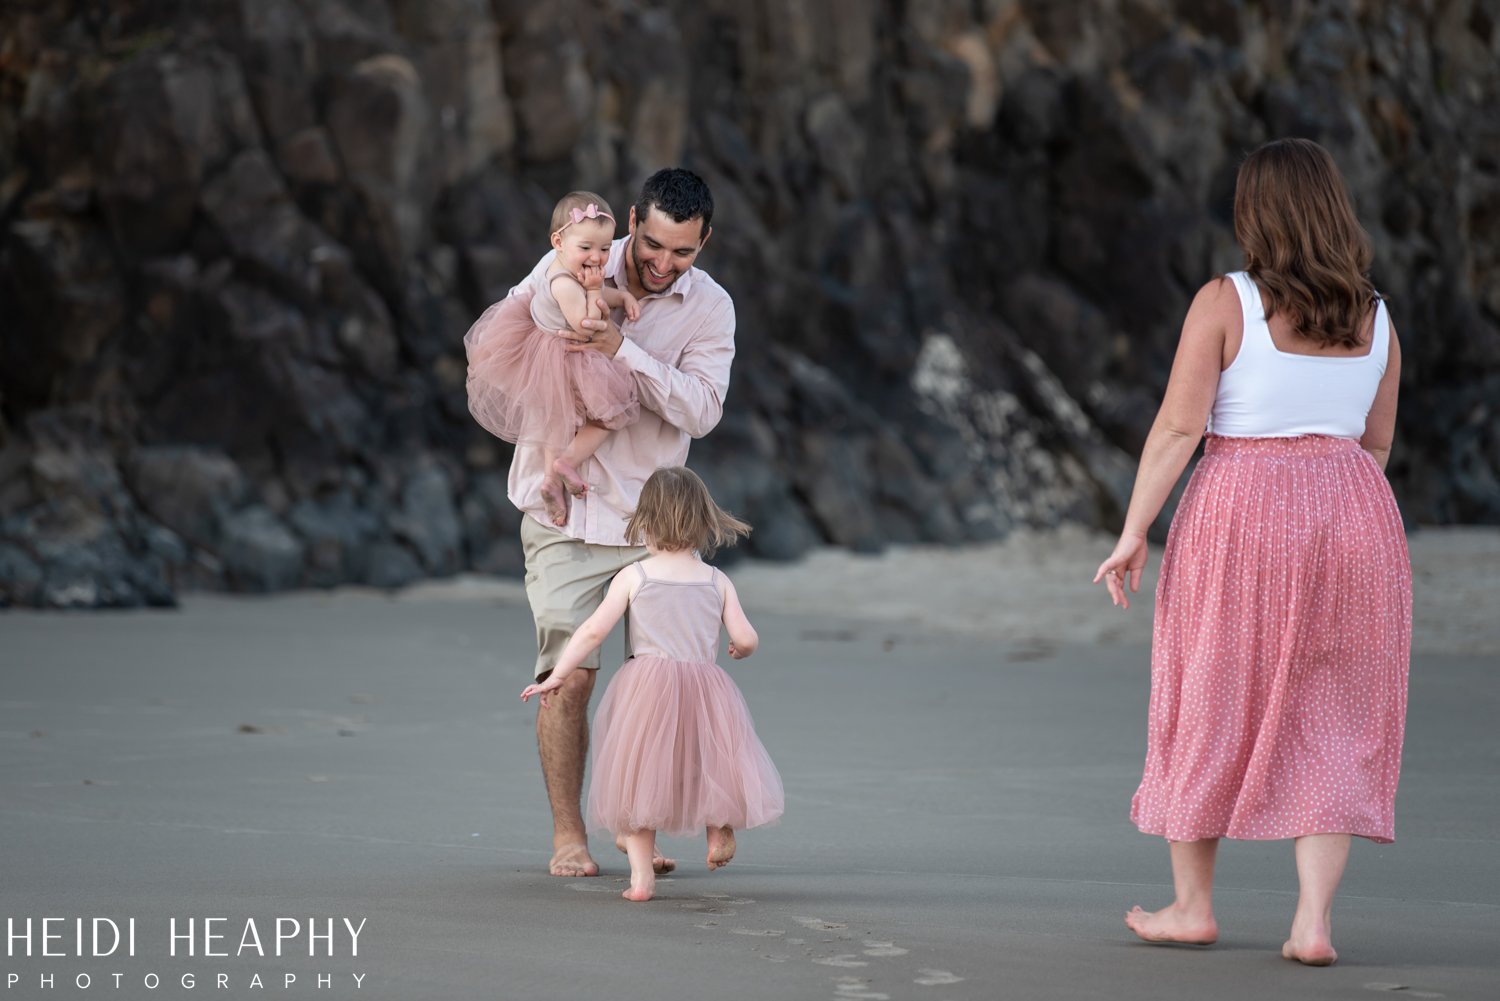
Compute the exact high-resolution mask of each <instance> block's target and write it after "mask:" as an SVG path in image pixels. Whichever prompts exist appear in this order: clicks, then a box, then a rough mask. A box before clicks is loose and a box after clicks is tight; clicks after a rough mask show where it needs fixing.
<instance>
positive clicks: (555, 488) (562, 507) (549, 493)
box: [542, 473, 568, 528]
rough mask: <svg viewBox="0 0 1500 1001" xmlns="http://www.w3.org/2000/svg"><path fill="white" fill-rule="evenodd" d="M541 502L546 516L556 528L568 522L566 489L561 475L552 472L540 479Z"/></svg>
mask: <svg viewBox="0 0 1500 1001" xmlns="http://www.w3.org/2000/svg"><path fill="white" fill-rule="evenodd" d="M542 504H543V505H544V506H545V507H546V508H547V517H549V518H551V519H552V524H554V525H556V526H557V527H558V528H561V527H563V526H564V525H566V524H567V523H568V491H567V490H566V489H565V488H564V486H563V480H562V477H561V476H558V475H557V474H556V473H553V474H552V475H551V476H548V477H547V478H546V479H544V480H542Z"/></svg>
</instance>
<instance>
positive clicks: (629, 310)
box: [620, 289, 641, 320]
mask: <svg viewBox="0 0 1500 1001" xmlns="http://www.w3.org/2000/svg"><path fill="white" fill-rule="evenodd" d="M620 305H621V306H623V307H624V308H625V319H627V320H639V319H640V318H641V303H640V300H639V299H637V298H636V297H635V296H633V295H631V294H630V293H629V292H626V291H625V290H624V289H621V290H620Z"/></svg>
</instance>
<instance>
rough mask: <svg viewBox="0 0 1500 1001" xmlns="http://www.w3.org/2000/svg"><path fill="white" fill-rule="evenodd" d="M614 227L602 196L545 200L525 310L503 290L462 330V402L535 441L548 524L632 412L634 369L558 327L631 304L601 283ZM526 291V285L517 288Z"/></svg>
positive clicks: (631, 312) (511, 433) (562, 518)
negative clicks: (540, 260)
mask: <svg viewBox="0 0 1500 1001" xmlns="http://www.w3.org/2000/svg"><path fill="white" fill-rule="evenodd" d="M614 235H615V217H614V213H613V212H611V211H610V208H609V203H607V202H606V201H605V200H604V199H603V198H600V197H599V196H598V195H596V194H594V193H593V192H592V191H573V192H570V193H569V194H567V195H564V196H563V198H562V200H561V201H559V202H558V203H557V207H556V208H554V209H553V210H552V248H553V250H554V251H555V253H554V255H553V259H552V262H551V264H550V265H549V266H548V267H547V268H546V270H545V271H542V272H540V273H538V274H536V275H535V276H533V277H532V278H530V279H528V283H529V284H530V286H531V288H530V290H529V294H530V312H529V313H528V312H526V311H523V310H521V309H520V308H517V307H516V305H515V304H512V303H510V302H509V300H508V299H502V300H501V301H500V302H497V303H495V304H494V305H493V306H491V307H490V308H489V309H487V310H485V312H484V315H483V316H481V317H480V318H479V319H478V321H476V322H475V324H474V326H473V327H471V328H470V329H469V332H468V333H467V334H466V335H464V347H465V349H466V350H467V351H468V356H469V377H468V391H469V411H470V412H471V413H472V414H473V415H474V418H475V420H477V421H478V422H479V423H480V424H481V425H483V426H484V428H485V429H486V430H488V431H490V432H491V433H493V434H495V435H498V436H499V437H501V438H503V439H505V440H506V441H511V442H516V443H517V444H522V445H534V446H538V447H540V448H541V449H542V450H543V454H544V456H545V463H546V464H545V467H544V468H546V470H547V477H546V479H545V480H544V481H543V483H542V501H543V503H544V504H545V505H546V508H547V516H548V517H549V518H551V519H552V523H553V524H554V525H558V526H561V525H566V524H567V522H568V497H569V495H570V494H572V495H573V496H578V495H580V494H582V493H584V491H585V490H586V489H587V486H586V484H585V483H584V481H583V480H582V479H581V478H580V477H579V475H578V470H579V467H580V466H582V465H583V463H584V462H586V461H587V460H588V459H589V457H590V456H592V455H593V454H594V452H595V451H597V450H598V448H599V446H600V445H602V444H604V439H605V438H607V437H609V433H610V431H615V430H618V429H620V428H622V427H625V426H627V425H629V424H633V423H634V422H635V421H636V419H637V418H638V417H639V416H640V403H639V402H638V401H637V399H636V392H635V377H634V376H632V375H631V374H630V372H629V371H628V370H627V369H626V368H624V367H623V366H621V365H617V364H616V363H615V361H614V360H613V359H611V358H609V357H606V356H605V355H602V354H600V353H599V352H597V351H568V350H567V346H568V344H569V341H568V340H567V339H566V338H563V337H559V336H557V331H560V330H564V329H570V330H574V331H576V332H578V333H580V334H584V335H587V334H588V333H589V331H587V330H585V329H583V327H582V326H581V323H582V321H583V320H585V319H607V318H608V316H609V311H610V310H611V309H623V310H624V311H625V315H626V316H627V317H628V318H630V319H632V320H634V319H637V318H639V316H640V304H639V303H638V302H636V299H635V297H634V296H632V295H631V294H630V293H629V292H627V291H625V290H624V289H616V288H605V287H604V262H605V261H606V260H608V258H609V248H610V243H611V241H612V240H613V239H614ZM521 294H522V295H526V294H527V293H526V292H523V293H521Z"/></svg>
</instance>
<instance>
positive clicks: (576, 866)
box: [547, 845, 599, 876]
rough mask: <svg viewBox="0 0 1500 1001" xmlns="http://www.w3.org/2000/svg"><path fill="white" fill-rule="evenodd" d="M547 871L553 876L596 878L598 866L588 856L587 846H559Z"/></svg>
mask: <svg viewBox="0 0 1500 1001" xmlns="http://www.w3.org/2000/svg"><path fill="white" fill-rule="evenodd" d="M547 871H548V872H549V873H551V874H552V875H554V876H597V875H599V866H598V865H596V864H595V863H594V860H593V858H592V857H591V856H590V855H589V846H588V845H559V846H558V847H557V848H556V849H555V850H554V851H553V852H552V861H551V862H550V863H549V864H548V866H547Z"/></svg>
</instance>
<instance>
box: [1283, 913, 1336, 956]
mask: <svg viewBox="0 0 1500 1001" xmlns="http://www.w3.org/2000/svg"><path fill="white" fill-rule="evenodd" d="M1281 958H1282V959H1291V960H1294V961H1296V962H1298V963H1301V964H1302V965H1303V966H1332V965H1333V964H1334V963H1336V962H1338V958H1339V954H1338V953H1337V952H1334V951H1333V941H1332V935H1331V934H1330V931H1329V928H1328V925H1327V924H1324V925H1322V926H1321V927H1299V926H1298V924H1297V922H1295V921H1293V922H1292V937H1291V938H1289V939H1287V940H1286V944H1285V945H1283V946H1282V947H1281Z"/></svg>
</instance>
